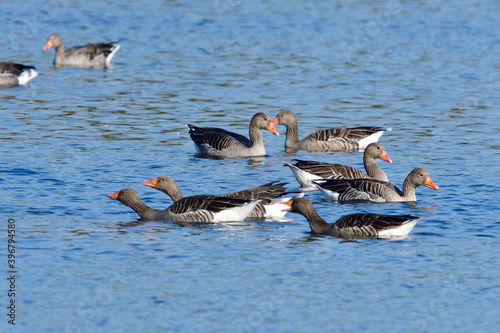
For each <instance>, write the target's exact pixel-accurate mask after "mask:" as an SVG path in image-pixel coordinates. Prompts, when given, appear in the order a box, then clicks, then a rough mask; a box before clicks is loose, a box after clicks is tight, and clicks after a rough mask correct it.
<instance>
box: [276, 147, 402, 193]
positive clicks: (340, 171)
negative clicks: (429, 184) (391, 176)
mask: <svg viewBox="0 0 500 333" xmlns="http://www.w3.org/2000/svg"><path fill="white" fill-rule="evenodd" d="M376 158H380V159H381V160H383V161H386V162H389V163H392V160H391V158H390V157H389V155H387V152H386V151H385V148H384V146H382V144H380V143H378V142H372V143H370V144H369V145H368V147H366V149H365V151H364V153H363V164H364V166H365V170H366V173H364V172H363V171H361V170H359V169H356V168H353V167H350V166H346V165H342V164H333V163H326V162H316V161H304V160H298V159H295V160H294V161H297V163H295V164H290V163H287V162H283V163H284V164H285V165H286V166H288V167H289V168H290V170H292V173H293V175H294V176H295V178H297V181H298V182H299V184H300V185H301V186H302V189H316V186H315V185H313V184H312V183H311V181H314V180H321V179H342V178H350V179H359V178H371V179H378V180H383V181H387V176H386V174H385V172H384V171H383V170H382V169H380V167H379V166H378V164H377V162H375V159H376Z"/></svg>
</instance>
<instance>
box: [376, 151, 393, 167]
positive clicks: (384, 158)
mask: <svg viewBox="0 0 500 333" xmlns="http://www.w3.org/2000/svg"><path fill="white" fill-rule="evenodd" d="M378 158H380V159H381V160H382V161H386V162H389V163H391V164H392V160H391V158H390V157H389V155H387V153H386V151H385V150H384V151H383V152H382V154H380V156H379V157H378Z"/></svg>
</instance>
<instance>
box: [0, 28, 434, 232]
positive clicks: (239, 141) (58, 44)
mask: <svg viewBox="0 0 500 333" xmlns="http://www.w3.org/2000/svg"><path fill="white" fill-rule="evenodd" d="M50 48H55V51H56V53H55V57H54V62H53V63H54V66H55V67H64V66H71V67H84V68H106V67H109V66H110V63H111V59H112V58H113V56H114V55H115V53H116V52H117V51H118V50H119V49H120V45H119V44H118V43H92V44H87V45H83V46H75V47H72V48H68V49H65V48H64V45H63V43H62V39H61V37H59V35H57V34H52V35H50V36H49V37H48V39H47V42H46V44H45V46H44V48H43V50H47V49H50ZM37 75H38V73H37V72H36V71H35V67H33V66H28V65H23V64H19V63H13V62H0V87H13V86H16V85H25V84H26V83H27V82H29V81H30V80H31V79H32V78H34V77H36V76H37ZM275 125H284V126H285V127H286V139H285V150H286V151H287V152H289V153H290V152H291V153H293V152H296V151H298V150H306V151H310V152H332V151H336V152H340V151H344V152H354V151H364V154H363V163H364V167H365V171H366V173H365V172H363V171H361V170H358V169H356V168H353V167H350V166H345V165H341V164H332V163H325V162H317V161H306V160H294V161H295V163H294V164H292V163H289V162H284V165H286V166H288V167H289V168H290V170H291V171H292V173H293V174H294V176H295V178H296V179H297V181H298V183H299V184H300V185H301V187H300V189H303V190H316V189H318V190H319V191H320V192H321V193H322V194H323V196H324V197H325V198H326V199H328V200H333V201H338V202H340V203H346V202H357V201H364V202H414V201H416V200H417V199H416V194H415V190H416V188H417V187H419V186H426V187H428V188H431V189H434V190H438V186H437V185H436V184H434V182H433V181H432V180H431V178H430V176H429V174H428V172H427V171H425V170H424V169H422V168H416V169H413V170H412V171H411V172H410V173H409V174H408V176H407V177H406V179H405V180H404V182H403V187H402V190H401V189H399V188H398V187H396V186H395V185H393V184H391V183H389V182H388V179H387V176H386V174H385V172H384V171H383V170H382V169H381V168H380V167H379V166H378V164H377V163H376V161H375V160H376V159H377V158H379V159H381V160H383V161H386V162H388V163H392V160H391V159H390V157H389V156H388V154H387V152H386V150H385V148H384V146H382V145H381V144H380V143H378V140H379V138H380V137H381V136H382V135H383V134H384V132H385V131H389V130H390V129H384V128H380V127H373V126H366V127H355V128H330V129H324V130H318V131H315V132H313V133H310V134H308V135H307V136H305V137H304V138H303V139H299V133H298V126H297V119H296V118H295V115H294V114H293V112H292V111H290V110H282V111H281V112H280V113H279V114H278V115H277V116H276V117H275V118H274V119H272V118H271V117H269V116H268V115H267V114H265V113H261V112H260V113H257V114H255V115H254V116H253V117H252V119H251V121H250V126H249V137H248V138H247V137H245V136H243V135H241V134H237V133H234V132H230V131H227V130H224V129H221V128H214V127H198V126H194V125H191V124H187V127H188V129H189V135H190V137H191V140H192V141H193V142H194V145H195V147H196V151H197V153H198V154H199V155H203V156H213V157H224V158H238V157H252V156H264V155H265V154H266V150H265V148H264V141H263V137H262V130H263V129H266V130H268V131H269V132H271V133H273V134H275V135H279V133H278V131H277V130H276V128H275V127H274V126H275ZM143 185H145V186H148V187H152V188H154V189H156V190H159V191H161V192H164V193H165V194H167V195H168V196H169V197H170V198H171V199H172V201H173V204H172V205H170V206H169V207H168V208H166V209H164V210H160V209H153V208H151V207H149V206H147V205H146V204H145V203H143V202H142V201H141V199H140V198H139V196H138V195H137V192H136V191H134V190H132V189H123V190H121V191H118V192H116V193H113V194H109V195H108V197H109V198H112V199H115V200H118V201H119V202H121V203H122V204H124V205H126V206H128V207H130V208H131V209H133V210H134V211H135V212H136V213H137V214H138V215H139V217H140V218H141V219H143V220H157V221H172V222H211V223H214V222H226V221H241V220H244V219H264V218H279V217H283V216H284V215H285V214H286V213H287V212H293V213H298V214H301V215H303V216H304V217H305V218H306V219H307V221H308V222H309V225H310V228H311V231H312V232H313V233H316V234H326V235H332V236H335V237H340V238H393V237H402V236H406V235H408V233H409V232H410V231H411V230H412V228H413V227H414V226H415V224H416V223H417V222H418V220H419V219H420V218H419V217H416V216H411V215H380V214H364V213H360V214H351V215H347V216H344V217H342V218H340V219H339V220H337V221H336V222H335V223H327V222H326V221H325V220H323V219H322V218H321V217H320V216H319V214H318V213H317V212H316V210H315V208H314V206H313V204H312V203H311V201H310V200H309V199H307V198H305V197H303V193H301V194H298V195H295V196H294V197H284V196H286V195H287V194H288V192H287V191H286V189H285V185H286V183H283V182H280V181H273V182H269V183H266V184H263V185H260V186H258V187H254V188H250V189H245V190H241V191H237V192H231V193H225V194H220V195H195V196H189V197H184V196H183V195H182V192H181V191H180V189H179V187H178V186H177V184H176V182H175V180H174V179H172V178H171V177H165V176H162V177H158V178H155V179H151V180H145V181H144V182H143Z"/></svg>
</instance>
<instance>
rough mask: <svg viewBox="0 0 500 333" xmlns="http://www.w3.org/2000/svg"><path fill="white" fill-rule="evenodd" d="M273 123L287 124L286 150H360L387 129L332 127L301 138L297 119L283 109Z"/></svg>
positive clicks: (376, 139)
mask: <svg viewBox="0 0 500 333" xmlns="http://www.w3.org/2000/svg"><path fill="white" fill-rule="evenodd" d="M273 125H285V126H286V139H285V149H286V150H307V151H310V152H314V151H358V150H364V149H365V147H366V146H368V145H369V144H370V143H372V142H377V141H378V139H379V138H380V137H381V136H382V135H383V134H384V132H385V131H390V130H391V129H390V128H388V129H384V128H382V127H374V126H369V127H368V126H365V127H354V128H330V129H324V130H318V131H315V132H312V133H310V134H308V135H307V136H306V137H305V138H303V139H302V140H299V132H298V127H297V119H296V118H295V115H294V114H293V112H292V111H290V110H281V112H280V113H278V115H277V116H276V118H274V120H273Z"/></svg>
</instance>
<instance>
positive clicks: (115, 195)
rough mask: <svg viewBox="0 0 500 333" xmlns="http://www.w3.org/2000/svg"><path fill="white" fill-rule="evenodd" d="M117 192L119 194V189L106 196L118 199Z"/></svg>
mask: <svg viewBox="0 0 500 333" xmlns="http://www.w3.org/2000/svg"><path fill="white" fill-rule="evenodd" d="M118 194H120V192H119V191H118V192H116V193H113V194H108V198H111V199H115V200H118Z"/></svg>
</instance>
